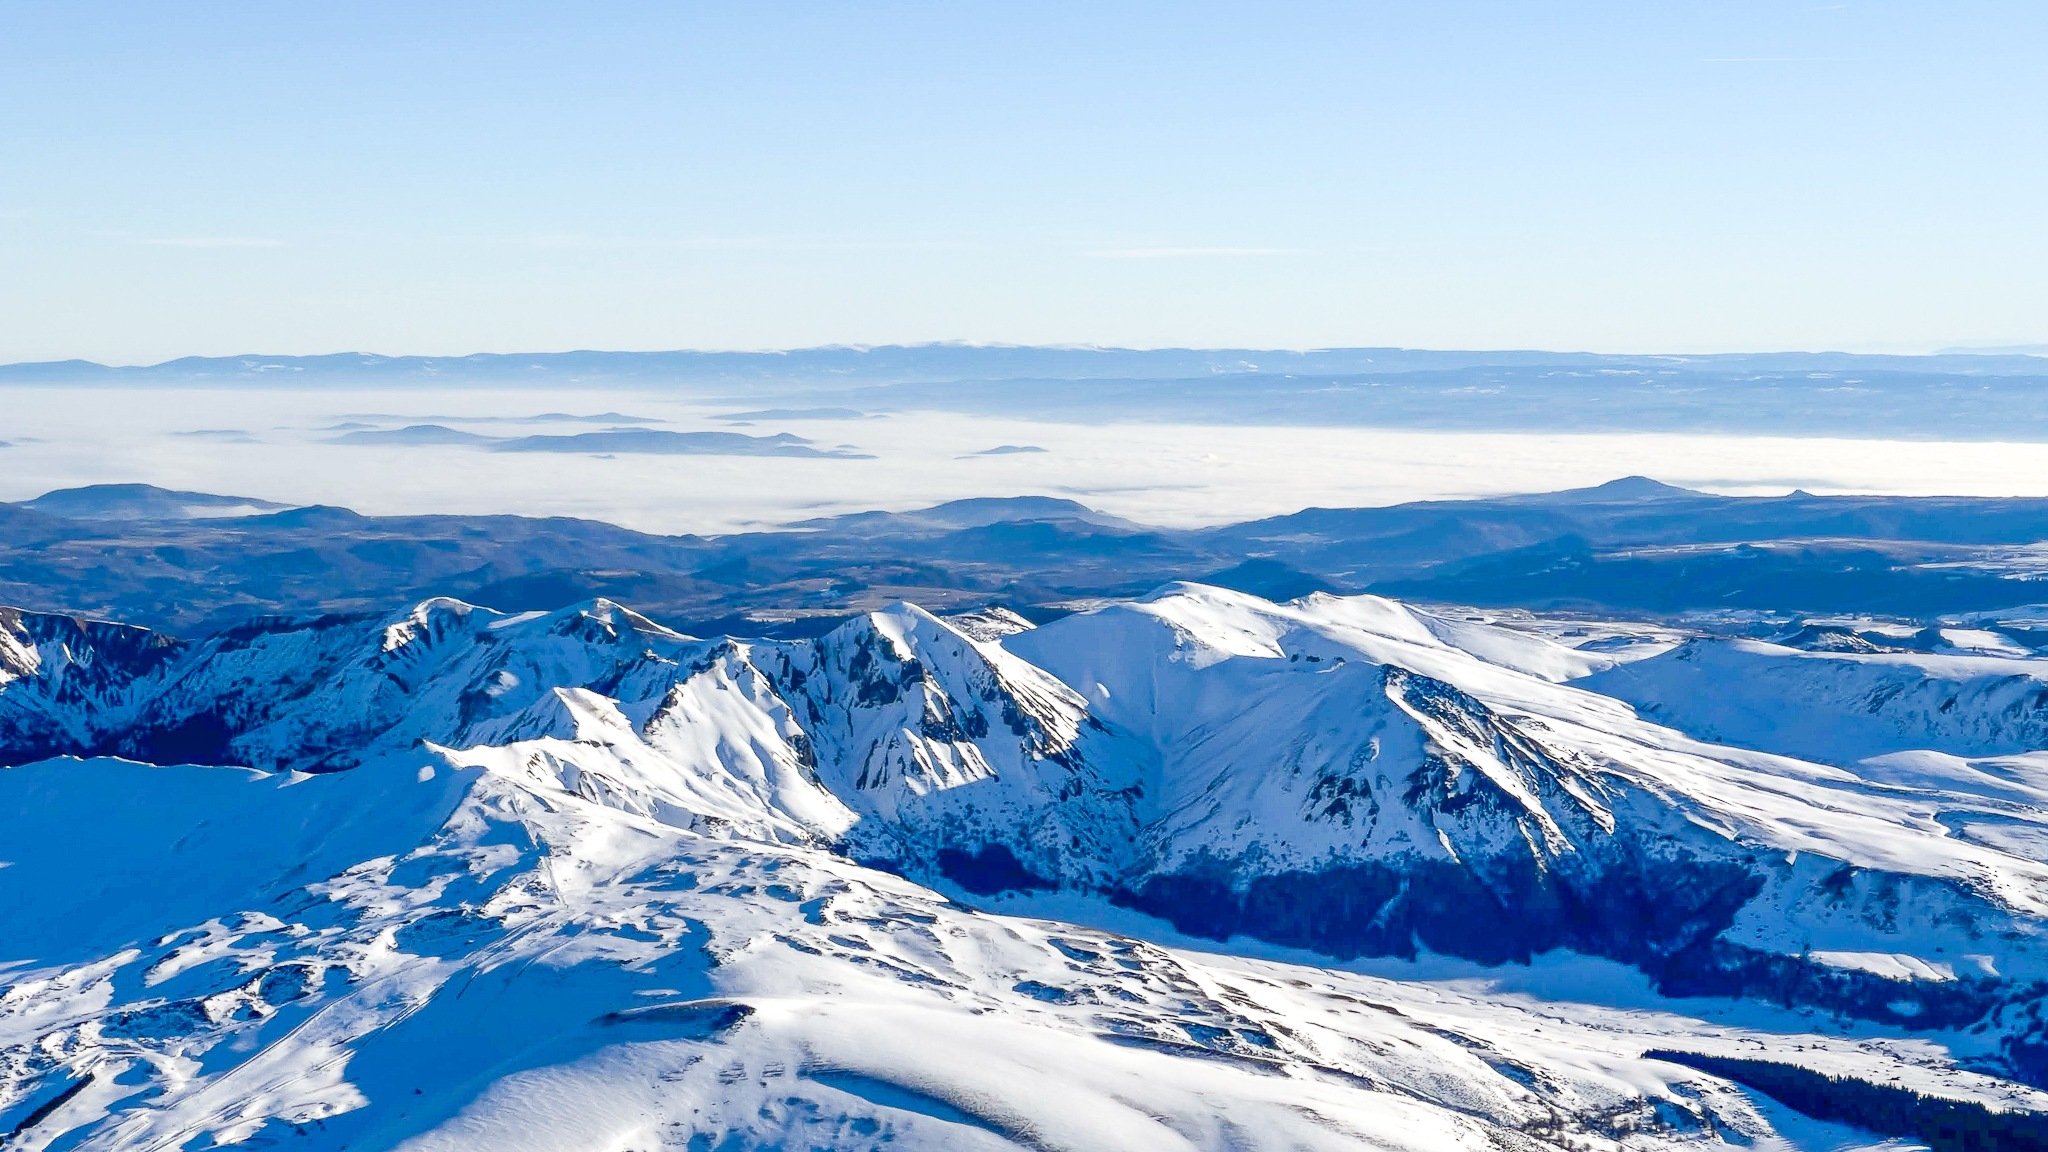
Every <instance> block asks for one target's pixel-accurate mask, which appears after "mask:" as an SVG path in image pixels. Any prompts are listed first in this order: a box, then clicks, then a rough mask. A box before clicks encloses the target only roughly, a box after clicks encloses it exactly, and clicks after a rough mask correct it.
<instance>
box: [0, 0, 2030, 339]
mask: <svg viewBox="0 0 2048 1152" xmlns="http://www.w3.org/2000/svg"><path fill="white" fill-rule="evenodd" d="M2044 58H2048V5H2042V4H2040V3H2038V0H2029V2H2008V3H1982V2H1972V0H1953V2H1948V3H1939V4H1936V3H1908V2H1892V3H1854V2H1852V3H1838V4H1813V3H1763V2H1754V0H1731V2H1717V3H1707V2H1676V0H1675V2H1663V3H1655V2H1649V3H1644V2H1638V3H1612V2H1590V0H1589V2H1584V3H1547V2H1545V3H1537V2H1528V3H1459V2H1450V3H1428V4H1422V3H1351V4H1289V3H1262V4H1256V5H1253V4H1244V5H1203V4H1179V5H1140V4H1104V3H1097V4H1072V5H1066V4H1046V3H1034V4H1029V5H1024V4H1010V5H977V4H945V5H940V4H823V3H813V4H779V3H756V4H737V3H735V4H726V5H692V4H680V3H676V4H636V3H613V4H596V5H593V4H576V5H570V4H546V3H492V4H469V3H436V4H418V3H412V4H402V5H401V4H378V3H357V4H332V5H312V4H297V3H264V4H246V5H233V4H213V3H203V2H202V3H193V4H186V5H160V4H149V5H144V4H94V3H89V2H88V3H63V4H59V3H43V2H40V0H8V2H7V3H5V4H0V360H23V359H54V358H63V357H71V356H80V357H86V358H90V359H99V360H105V361H111V362H125V363H135V362H147V361H153V360H160V359H165V358H169V357H172V356H177V355H184V354H225V353H232V352H243V351H264V352H275V353H298V352H305V353H310V352H329V351H338V350H344V349H363V350H372V351H380V352H389V353H459V352H469V351H484V350H489V351H512V350H545V349H564V348H576V347H604V348H674V347H714V348H761V347H789V346H798V345H809V344H819V343H829V342H856V343H884V342H898V341H915V340H934V339H965V340H979V341H1014V342H1030V343H1044V342H1087V343H1105V344H1124V345H1135V346H1158V345H1189V344H1193V345H1212V346H1214V345H1249V346H1283V347H1307V346H1331V345H1359V344H1404V345H1410V346H1429V347H1547V348H1587V349H1594V350H1613V351H1658V350H1668V351H1706V350H1730V349H1763V348H1795V347H1813V348H1820V347H1835V348H1850V349H1870V350H1917V349H1924V348H1933V347H1938V346H1945V345H1955V344H2020V343H2037V342H2044V341H2048V276H2044V275H2043V269H2044V268H2048V212H2044V209H2043V208H2042V205H2044V204H2048V116H2044V114H2043V113H2044V110H2048V70H2044V69H2043V68H2042V67H2041V65H2040V62H2041V61H2042V60H2043V59H2044Z"/></svg>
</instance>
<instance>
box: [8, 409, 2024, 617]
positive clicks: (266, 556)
mask: <svg viewBox="0 0 2048 1152" xmlns="http://www.w3.org/2000/svg"><path fill="white" fill-rule="evenodd" d="M764 439H765V438H764ZM513 443H517V442H516V441H514V442H513ZM776 443H780V442H779V441H776ZM0 532H4V535H0V603H14V604H16V605H19V606H21V607H25V608H33V609H36V610H41V611H63V612H73V613H83V614H87V615H96V616H103V617H108V618H114V619H122V620H127V621H131V622H135V623H141V624H147V625H149V626H151V627H156V628H162V629H166V630H169V631H173V632H179V633H185V634H202V633H205V632H208V631H212V630H215V629H218V628H224V627H229V626H232V625H234V624H236V623H238V622H240V621H242V620H245V619H247V618H249V617H252V616H260V615H274V614H281V613H282V614H305V613H313V614H321V613H360V612H381V611H387V610H389V609H390V608H391V607H392V606H394V605H396V604H399V603H405V602H410V601H411V600H414V599H418V598H421V597H426V596H435V595H447V596H455V597H459V598H461V599H464V600H467V601H470V602H474V603H480V604H485V605H489V606H491V607H495V608H501V609H506V610H512V611H552V610H555V609H558V608H561V607H564V606H566V605H569V604H573V603H578V602H581V601H584V600H587V599H590V598H591V597H594V596H604V597H610V598H613V599H617V600H621V601H625V602H631V603H634V604H637V605H639V606H641V608H642V609H643V610H645V611H647V612H649V613H650V614H651V615H653V616H654V617H656V618H657V619H660V620H662V621H664V622H665V623H668V624H671V625H673V626H676V627H680V628H683V629H684V630H686V631H699V632H704V631H724V632H734V633H738V634H742V635H772V636H793V635H811V634H816V633H818V632H820V631H823V630H827V629H829V628H831V627H834V626H836V625H837V624H838V623H839V622H840V621H843V620H845V619H848V618H850V617H852V616H854V615H858V614H860V613H862V612H867V611H873V610H876V609H878V608H881V607H884V606H886V605H888V604H890V603H894V602H896V601H897V600H902V599H913V600H916V601H918V602H920V603H924V604H928V605H931V606H932V607H934V608H935V609H941V610H945V611H966V610H972V609H979V608H989V607H1003V608H1007V609H1010V610H1013V611H1017V612H1021V613H1024V614H1025V615H1026V616H1028V617H1032V618H1035V619H1039V620H1045V619H1050V618H1052V617H1054V616H1057V615H1059V614H1061V613H1064V612H1068V611H1072V610H1073V609H1074V608H1075V607H1077V606H1085V605H1086V604H1088V603H1090V602H1091V601H1096V600H1100V599H1102V598H1109V597H1128V596H1135V595H1141V594H1143V593H1144V592H1146V591H1148V590H1150V589H1151V588H1154V587H1156V586H1158V585H1160V584H1162V583H1165V582H1168V581H1172V580H1183V579H1199V580H1203V581H1206V582H1208V583H1211V584H1216V585H1219V586H1224V587H1230V588H1234V589H1237V590H1240V591H1245V592H1250V593H1253V594H1256V595H1261V596H1265V597H1268V598H1272V599H1277V600H1285V599H1289V598H1292V597H1296V596H1301V595H1306V594H1308V593H1310V592H1316V591H1326V592H1336V593H1350V592H1358V591H1365V590H1371V591H1376V592H1383V593H1389V594H1396V595H1401V596H1403V597H1407V598H1412V599H1417V600H1422V601H1426V602H1437V603H1464V604H1475V605H1490V606H1517V607H1524V608H1537V609H1545V610H1577V611H1586V612H1593V613H1600V614H1613V613H1616V612H1621V613H1637V614H1645V613H1647V614H1652V615H1656V614H1664V615H1669V614H1674V613H1686V612H1701V611H1717V612H1724V613H1725V612H1728V611H1730V610H1741V611H1748V612H1752V613H1756V612H1762V613H1772V612H1775V613H1779V614H1786V613H1790V614H1816V613H1821V614H1825V613H1843V612H1851V613H1857V612H1860V613H1877V614H1885V615H1891V616H1898V617H1906V618H1913V619H1921V620H1926V619H1932V618H1933V617H1936V616H1940V615H1944V614H1950V615H1953V614H1958V613H1981V612H1986V611H1997V610H2002V609H2007V608H2011V607H2014V606H2021V605H2029V604H2038V603H2043V602H2048V583H2044V582H2043V578H2044V577H2048V554H2044V553H2043V552H2042V551H2041V550H2040V549H2038V548H2036V547H2035V546H2034V545H2035V542H2037V541H2043V540H2048V500H2042V499H1992V498H1960V497H1888V496H1887V497H1878V496H1811V495H1808V494H1805V493H1794V494H1792V495H1790V496H1782V497H1727V496H1715V495H1711V494H1707V493H1701V492H1694V491H1690V490H1687V489H1683V488H1676V487H1672V486H1669V485H1665V484H1660V483H1658V482H1656V481H1653V480H1649V479H1646V478H1643V477H1630V478H1627V479H1623V480H1618V481H1615V482H1613V483H1610V484H1605V485H1601V486H1599V487H1596V488H1587V489H1577V490H1573V491H1567V492H1554V493H1546V494H1533V495H1521V496H1502V497H1493V498H1488V499H1479V500H1456V501H1425V502H1420V503H1412V504H1402V505H1395V506H1392V507H1385V508H1348V509H1326V508H1312V509H1307V510H1304V511H1301V512H1298V513H1294V514H1291V515H1287V516H1278V517H1272V518H1268V519H1263V520H1255V521H1250V522H1247V523H1242V524H1233V525H1227V526H1224V527H1218V528H1208V529H1201V530H1194V531H1188V530H1173V529H1164V528H1157V527H1152V526H1148V525H1144V524H1138V523H1134V522H1132V521H1129V520H1125V519H1121V518H1119V517H1115V516H1110V515H1106V514H1104V513H1101V512H1097V511H1094V510H1092V509H1090V508H1088V507H1086V506H1084V505H1082V504H1079V503H1077V502H1075V501H1073V500H1068V499H1062V498H1055V497H1044V496H1029V497H1016V498H1000V499H967V500H958V501H953V502H951V503H947V504H942V505H939V506H937V507H934V508H927V509H922V510H917V511H910V512H865V513H857V514H852V515H845V516H833V517H826V518H821V519H813V520H806V521H802V522H800V523H796V524H792V525H789V526H787V527H786V528H785V529H781V530H775V531H763V532H747V533H738V534H733V535H728V536H716V537H707V536H661V535H654V534H649V533H643V532H636V531H633V530H630V529H626V528H620V527H617V526H614V525H610V524H605V523H601V522H598V521H591V520H573V519H565V518H532V517H520V516H364V515H360V514H358V513H355V512H352V511H350V510H348V509H345V508H326V507H311V508H291V509H286V508H284V507H283V506H281V505H277V504H274V503H271V502H268V501H264V500H259V499H255V498H250V497H240V496H214V495H209V494H205V493H193V492H171V491H166V490H163V489H157V488H152V487H150V486H148V485H140V484H123V485H100V486H94V487H89V488H79V489H67V490H63V491H59V492H53V493H49V494H47V495H44V496H41V497H38V498H36V499H34V500H30V501H26V502H23V503H20V504H0ZM1760 627H1761V625H1760Z"/></svg>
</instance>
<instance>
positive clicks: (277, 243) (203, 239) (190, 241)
mask: <svg viewBox="0 0 2048 1152" xmlns="http://www.w3.org/2000/svg"><path fill="white" fill-rule="evenodd" d="M136 243H137V244H148V245H150V246H152V247H156V248H282V247H284V241H282V240H272V239H269V238H267V237H262V236H156V237H151V238H149V239H146V240H137V241H136Z"/></svg>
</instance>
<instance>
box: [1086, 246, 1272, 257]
mask: <svg viewBox="0 0 2048 1152" xmlns="http://www.w3.org/2000/svg"><path fill="white" fill-rule="evenodd" d="M1300 251H1301V249H1299V248H1101V249H1097V250H1096V251H1093V252H1087V253H1083V255H1086V256H1088V257H1090V258H1091V259H1096V260H1168V259H1175V258H1179V257H1195V256H1292V255H1295V254H1296V253H1298V252H1300Z"/></svg>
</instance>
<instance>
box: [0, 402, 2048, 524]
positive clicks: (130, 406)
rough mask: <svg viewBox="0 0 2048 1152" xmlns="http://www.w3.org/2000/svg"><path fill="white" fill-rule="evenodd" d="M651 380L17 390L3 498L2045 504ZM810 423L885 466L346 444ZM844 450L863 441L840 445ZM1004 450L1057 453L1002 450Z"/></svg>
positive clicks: (2018, 478)
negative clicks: (718, 389)
mask: <svg viewBox="0 0 2048 1152" xmlns="http://www.w3.org/2000/svg"><path fill="white" fill-rule="evenodd" d="M758 407H759V406H758V405H753V404H748V403H745V402H744V401H743V400H740V401H732V400H726V401H719V402H707V401H704V400H702V399H700V398H691V397H686V396H684V397H679V396H677V395H675V394H672V393H661V392H652V391H606V390H588V391H585V390H577V391H571V392H563V391H546V390H539V389H529V390H518V391H490V390H481V389H474V388H465V389H447V390H445V391H434V390H422V389H417V388H414V389H408V390H403V391H398V390H383V391H360V390H350V389H340V388H334V389H317V390H315V389H303V390H292V389H278V390H269V391H265V390H256V389H248V388H242V389H234V390H213V391H209V390H205V389H194V388H183V387H180V388H150V389H120V388H92V389H73V388H55V387H51V388H26V387H14V388H6V389H0V411H4V412H5V419H4V421H0V440H4V441H6V442H7V443H8V444H9V445H10V446H9V447H5V448H0V500H26V499H30V498H32V497H35V496H38V495H41V494H42V493H44V492H47V491H51V490H53V489H57V488H65V487H71V486H77V485H83V484H92V483H118V482H143V483H150V484H156V485H158V486H161V487H165V488H173V489H180V490H196V491H203V492H219V493H226V494H231V495H238V496H249V497H255V498H258V499H268V500H276V501H284V502H288V503H309V504H310V503H321V504H341V505H344V506H346V507H350V508H353V509H355V510H356V511H358V512H363V513H365V514H372V515H378V514H399V513H426V512H436V513H470V514H482V513H517V514H521V515H534V516H538V515H563V516H582V517H589V518H593V519H601V520H607V521H611V522H613V523H617V524H623V525H626V526H628V527H632V528H637V529H640V530H643V531H652V532H699V533H708V532H724V531H733V530H738V529H743V528H751V527H760V526H763V525H768V524H779V523H784V522H787V521H791V520H796V519H802V518H805V517H810V516H817V515H822V514H832V513H839V512H854V511H867V510H870V509H904V508H912V507H922V506H926V505H930V504H935V503H939V502H941V501H944V500H951V499H956V498H959V497H962V496H982V495H990V496H996V495H1000V496H1016V495H1030V494H1038V495H1051V496H1067V497H1072V498H1075V499H1078V500H1080V501H1081V502H1083V503H1085V504H1088V505H1090V506H1091V507H1095V508H1099V509H1102V510H1104V511H1107V512H1112V513H1115V514H1117V515H1121V516H1125V517H1128V518H1130V519H1133V520H1137V521H1139V522H1141V523H1150V524H1159V525H1164V526H1169V527H1191V526H1197V525H1206V524H1219V523H1225V522H1231V521H1237V520H1244V519H1250V518H1254V517H1260V516H1268V515H1276V514H1282V513H1288V512H1294V511H1296V510H1298V509H1301V508H1303V507H1307V506H1312V505H1313V506H1321V507H1345V506H1363V505H1382V504H1392V503H1398V502H1401V501H1405V500H1418V499H1433V498H1450V497H1465V496H1476V495H1491V494H1498V493H1505V492H1537V491H1550V490H1555V489H1562V488H1572V487H1580V486H1585V485H1591V484H1597V483H1601V482H1603V481H1607V480H1611V479H1613V478H1614V477H1616V476H1623V475H1630V474H1642V475H1650V476H1655V477H1656V478H1658V479H1659V480H1662V481H1665V482H1667V483H1672V484H1678V485H1681V486H1684V487H1690V488H1695V489H1700V490H1703V491H1712V492H1720V493H1726V494H1732V495H1752V494H1782V493H1784V492H1787V491H1790V490H1792V489H1794V488H1802V489H1805V490H1807V491H1811V492H1816V493H1827V492H1864V493H1888V494H1899V495H1992V496H2013V495H2042V494H2048V453H2044V452H2042V450H2041V447H2040V445H2038V444H2017V443H2014V444H2003V443H1995V442H1993V443H1967V444H1960V443H1941V442H1921V441H1913V442H1904V441H1885V440H1846V439H1841V440H1830V439H1820V438H1810V437H1809V438H1802V439H1797V440H1794V439H1775V438H1766V437H1740V436H1685V435H1670V434H1649V433H1630V434H1561V433H1541V434H1516V433H1499V432H1492V433H1478V432H1428V431H1414V430H1390V429H1371V428H1341V427H1330V428H1299V427H1263V426H1258V425H1256V424H1246V425H1239V426H1219V425H1215V424H1180V423H1176V422H1175V421H1174V414H1173V412H1172V411H1170V410H1163V411H1161V412H1160V413H1159V414H1158V422H1156V423H1149V422H1148V423H1142V424H1132V423H1111V424H1090V425H1081V424H1062V423H1053V422H1044V421H1030V420H1007V419H993V418H988V417H982V416H970V415H962V414H957V413H947V412H927V411H909V412H893V413H889V414H886V415H874V414H868V415H867V418H833V419H819V418H816V417H815V415H814V414H813V410H806V409H795V410H790V411H791V412H792V413H793V414H792V415H787V416H783V415H776V414H774V412H775V410H773V409H769V410H766V412H765V413H764V414H761V415H757V416H755V418H753V419H750V420H746V421H736V420H720V419H715V417H717V416H720V415H734V414H738V413H742V412H746V411H748V410H749V409H753V408H758ZM550 413H554V414H560V415H564V416H584V417H587V416H602V415H604V414H607V413H616V414H619V415H621V416H630V417H637V418H641V419H643V420H645V421H647V423H644V424H634V425H631V426H633V427H645V428H654V429H663V430H675V431H688V432H700V431H717V432H738V433H741V434H744V435H750V436H757V437H764V436H772V435H776V434H784V433H786V434H791V435H795V436H801V437H803V438H805V439H806V440H809V441H811V442H812V444H813V447H815V448H816V449H817V450H819V451H823V452H830V451H835V450H836V451H846V452H850V453H858V454H861V455H869V456H872V457H873V459H800V458H781V457H778V458H775V459H774V460H773V461H772V463H770V462H769V461H765V460H763V459H761V458H757V457H748V456H717V455H696V456H677V455H648V454H634V453H630V452H618V451H595V452H564V453H554V452H549V453H532V452H518V453H503V452H493V451H489V450H487V448H485V447H479V446H477V445H476V443H474V442H457V443H445V442H440V443H437V442H419V443H404V444H381V445H379V444H360V443H359V444H340V443H330V442H329V441H332V440H335V439H337V438H339V437H342V436H345V435H348V434H349V433H350V432H351V431H354V432H362V431H378V430H387V431H388V430H398V429H403V428H406V427H410V426H418V425H435V426H439V427H444V428H449V429H452V430H454V431H455V432H457V433H466V434H471V435H476V436H486V437H514V436H526V435H533V434H551V435H573V434H577V433H587V432H594V431H602V430H604V429H607V428H610V427H613V426H614V425H613V424H612V423H609V422H606V421H603V420H598V421H590V420H575V421H565V420H560V419H556V420H542V421H531V420H525V419H519V417H525V416H540V415H545V414H550ZM842 446H846V447H844V448H842ZM1002 447H1010V448H1018V447H1029V448H1043V449H1045V451H1043V452H997V453H990V450H991V449H996V448H1002Z"/></svg>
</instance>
